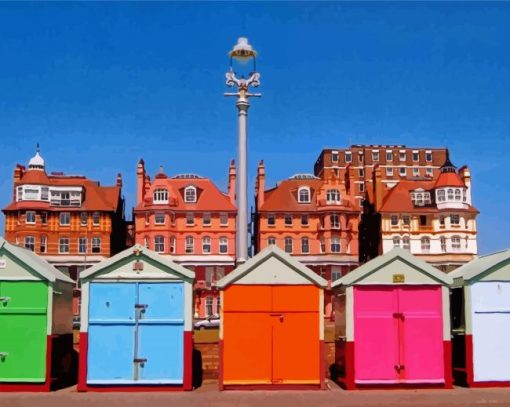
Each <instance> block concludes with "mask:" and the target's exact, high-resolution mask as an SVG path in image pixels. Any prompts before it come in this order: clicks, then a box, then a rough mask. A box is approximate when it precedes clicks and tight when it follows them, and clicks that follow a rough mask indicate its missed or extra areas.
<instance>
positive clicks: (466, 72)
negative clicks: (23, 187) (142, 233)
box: [0, 2, 510, 253]
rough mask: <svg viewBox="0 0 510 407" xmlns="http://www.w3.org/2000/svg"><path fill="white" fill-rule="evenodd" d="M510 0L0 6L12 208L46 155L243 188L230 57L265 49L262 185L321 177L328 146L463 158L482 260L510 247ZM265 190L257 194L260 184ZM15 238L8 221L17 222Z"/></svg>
mask: <svg viewBox="0 0 510 407" xmlns="http://www.w3.org/2000/svg"><path fill="white" fill-rule="evenodd" d="M509 21H510V3H473V2H468V3H460V2H452V3H437V2H432V3H414V2H400V3H381V2H378V3H367V2H359V3H306V2H298V3H276V4H272V3H269V2H263V3H159V2H157V3H1V4H0V38H1V40H0V147H1V151H2V158H3V159H2V160H1V161H0V175H1V177H0V183H1V187H0V203H1V205H2V206H5V205H6V204H7V203H8V202H9V201H10V199H11V194H12V171H13V168H14V165H15V164H16V162H21V163H26V162H27V161H28V159H29V158H30V157H31V156H32V155H33V153H34V148H35V144H36V143H37V142H39V143H41V149H42V154H43V156H44V158H45V159H46V162H47V169H48V171H65V172H67V173H80V174H85V175H87V176H88V177H90V178H93V179H98V180H100V181H101V183H102V184H113V183H114V182H115V175H116V173H117V172H121V173H122V174H123V176H124V185H125V188H124V194H125V196H126V198H127V206H128V208H129V210H128V212H130V208H131V206H133V204H134V196H135V174H136V164H137V161H138V159H139V158H141V157H143V158H144V160H145V162H146V166H147V167H148V169H149V171H150V173H151V174H152V175H153V174H154V173H155V172H156V171H157V169H158V167H159V165H163V166H164V168H165V172H167V173H168V174H175V173H181V172H195V173H199V174H202V175H206V176H209V177H211V178H212V179H213V180H215V181H216V182H217V183H218V185H219V186H220V187H222V188H225V187H226V183H227V168H228V164H229V160H230V159H231V158H233V157H235V154H236V112H235V107H234V100H232V98H224V97H223V92H224V91H228V89H227V88H226V87H225V85H224V73H225V71H226V70H227V69H228V58H227V55H226V54H227V51H228V50H229V49H230V48H231V47H232V45H233V44H234V43H235V41H236V39H237V37H238V36H241V35H244V36H248V37H249V39H250V41H251V42H252V43H253V44H254V46H255V47H256V48H257V50H258V51H259V53H260V54H259V59H258V69H259V71H260V72H261V74H262V78H261V80H262V86H261V87H260V88H259V89H260V91H261V92H263V97H262V98H261V99H257V100H254V101H253V103H252V107H251V109H250V116H249V146H250V147H249V148H250V150H249V151H250V154H249V158H250V179H251V180H253V177H254V174H255V169H256V164H257V162H258V160H259V159H264V160H265V162H266V168H267V175H268V183H269V185H272V184H274V183H275V182H276V181H277V180H279V179H282V178H286V177H288V176H290V175H292V174H294V173H297V172H312V171H313V164H314V162H315V160H316V158H317V156H318V155H319V152H320V151H321V149H322V148H324V147H343V146H347V145H349V144H351V143H372V144H407V145H409V146H437V147H440V146H448V147H449V148H450V150H451V156H452V160H453V162H454V163H455V164H456V165H458V166H460V165H463V164H468V165H469V166H470V167H471V169H472V175H473V195H474V203H475V205H476V206H477V207H478V208H479V209H480V211H481V214H480V216H479V218H478V226H479V249H480V252H481V253H487V252H491V251H495V250H498V249H501V248H505V247H510V234H509V233H508V230H510V217H509V216H507V214H506V211H507V208H508V202H509V201H510V188H509V186H510V183H509V181H508V175H507V172H508V158H507V157H509V149H510V136H509V131H510V115H509V112H510V99H509V95H510V82H509V78H510V53H509V52H508V51H509V49H508V38H510V24H509ZM252 186H253V183H252ZM2 229H3V226H2Z"/></svg>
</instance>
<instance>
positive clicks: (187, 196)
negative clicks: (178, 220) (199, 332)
mask: <svg viewBox="0 0 510 407" xmlns="http://www.w3.org/2000/svg"><path fill="white" fill-rule="evenodd" d="M196 201H197V189H196V188H195V187H193V186H189V187H186V188H185V189H184V202H188V203H194V202H196Z"/></svg>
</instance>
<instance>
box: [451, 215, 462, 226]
mask: <svg viewBox="0 0 510 407" xmlns="http://www.w3.org/2000/svg"><path fill="white" fill-rule="evenodd" d="M450 225H452V226H453V225H455V226H458V225H460V215H459V214H457V213H452V214H451V215H450Z"/></svg>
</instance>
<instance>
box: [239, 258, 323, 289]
mask: <svg viewBox="0 0 510 407" xmlns="http://www.w3.org/2000/svg"><path fill="white" fill-rule="evenodd" d="M234 284H266V285H270V284H271V285H284V284H286V285H304V284H306V285H312V284H313V283H312V282H311V281H310V280H309V279H308V278H306V277H305V276H304V275H302V274H300V273H299V272H298V271H297V270H295V269H294V268H292V267H290V266H289V265H287V264H285V263H284V262H282V261H281V260H280V259H278V258H276V257H274V256H273V257H269V258H267V259H265V260H264V261H263V262H262V263H259V264H258V265H257V266H256V267H255V268H253V269H252V270H251V271H250V272H249V273H246V274H245V275H244V276H242V277H241V278H240V279H239V280H237V281H236V282H235V283H234Z"/></svg>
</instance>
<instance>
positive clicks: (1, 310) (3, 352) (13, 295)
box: [0, 281, 48, 382]
mask: <svg viewBox="0 0 510 407" xmlns="http://www.w3.org/2000/svg"><path fill="white" fill-rule="evenodd" d="M47 308H48V285H47V284H46V283H45V282H42V281H0V331H1V334H0V382H44V381H45V380H46V321H47Z"/></svg>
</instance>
